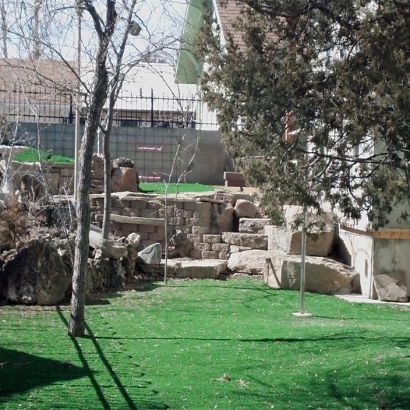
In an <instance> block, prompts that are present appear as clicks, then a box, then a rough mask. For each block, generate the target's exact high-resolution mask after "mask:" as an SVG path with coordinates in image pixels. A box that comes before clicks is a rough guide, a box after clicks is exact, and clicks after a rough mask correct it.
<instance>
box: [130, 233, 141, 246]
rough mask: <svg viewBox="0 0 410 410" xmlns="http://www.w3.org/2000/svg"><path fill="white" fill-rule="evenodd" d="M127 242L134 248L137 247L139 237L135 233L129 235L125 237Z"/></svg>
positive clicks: (139, 240)
mask: <svg viewBox="0 0 410 410" xmlns="http://www.w3.org/2000/svg"><path fill="white" fill-rule="evenodd" d="M127 242H128V243H129V244H132V245H134V246H138V245H139V244H140V242H141V235H140V234H138V233H136V232H133V233H130V234H129V235H128V236H127Z"/></svg>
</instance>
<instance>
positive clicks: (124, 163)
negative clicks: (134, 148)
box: [112, 157, 135, 168]
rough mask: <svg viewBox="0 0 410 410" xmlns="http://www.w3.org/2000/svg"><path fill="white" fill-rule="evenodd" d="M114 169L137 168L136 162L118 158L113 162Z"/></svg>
mask: <svg viewBox="0 0 410 410" xmlns="http://www.w3.org/2000/svg"><path fill="white" fill-rule="evenodd" d="M112 167H113V168H135V165H134V162H132V161H131V160H130V159H128V158H123V157H120V158H116V159H114V161H113V162H112Z"/></svg>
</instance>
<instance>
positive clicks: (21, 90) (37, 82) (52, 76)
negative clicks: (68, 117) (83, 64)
mask: <svg viewBox="0 0 410 410" xmlns="http://www.w3.org/2000/svg"><path fill="white" fill-rule="evenodd" d="M68 64H72V67H75V63H73V62H68ZM76 83H77V80H76V75H75V73H74V72H73V71H72V70H71V69H70V67H69V66H68V65H67V64H66V63H64V62H62V61H53V60H41V59H38V60H28V59H21V60H18V59H10V58H8V59H5V58H1V59H0V101H9V102H13V101H15V102H17V101H30V102H41V101H43V102H51V101H53V102H55V103H58V102H60V103H61V102H68V100H69V98H70V94H71V93H72V92H73V91H74V90H75V87H76Z"/></svg>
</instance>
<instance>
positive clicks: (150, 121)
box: [0, 86, 218, 130]
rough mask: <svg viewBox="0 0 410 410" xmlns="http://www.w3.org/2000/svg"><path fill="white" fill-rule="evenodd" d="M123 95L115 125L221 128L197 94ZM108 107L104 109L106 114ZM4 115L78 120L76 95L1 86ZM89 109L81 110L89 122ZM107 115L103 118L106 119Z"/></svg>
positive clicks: (1, 113)
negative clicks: (75, 102)
mask: <svg viewBox="0 0 410 410" xmlns="http://www.w3.org/2000/svg"><path fill="white" fill-rule="evenodd" d="M125 94H126V90H125V92H123V95H121V96H120V98H119V99H118V100H117V103H116V105H115V110H114V126H116V127H138V128H146V127H148V128H155V127H159V128H192V129H209V130H216V129H218V124H217V121H216V116H215V113H213V112H211V111H209V110H208V109H207V106H206V104H203V103H202V101H201V100H200V99H199V98H198V97H197V96H193V97H186V96H175V95H171V96H170V95H166V94H163V95H162V96H157V95H154V93H153V91H151V94H150V95H148V96H147V95H143V94H142V92H140V94H139V95H132V94H130V95H125ZM106 112H107V110H106V108H105V109H104V113H103V117H104V116H105V114H106ZM0 116H2V117H3V118H4V119H6V120H7V121H8V122H13V123H16V122H36V123H64V124H73V123H74V122H75V116H76V110H75V107H74V100H73V95H72V94H69V93H63V92H61V93H59V92H55V90H49V89H46V88H44V87H35V86H30V87H19V88H17V89H10V90H8V89H0ZM85 117H86V110H85V108H84V109H83V110H82V112H81V119H80V120H81V123H84V122H85ZM103 119H104V118H102V120H103Z"/></svg>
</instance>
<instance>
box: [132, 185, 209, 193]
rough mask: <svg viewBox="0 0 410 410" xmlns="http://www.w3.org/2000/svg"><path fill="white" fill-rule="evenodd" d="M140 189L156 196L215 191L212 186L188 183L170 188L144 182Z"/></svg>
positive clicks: (170, 186)
mask: <svg viewBox="0 0 410 410" xmlns="http://www.w3.org/2000/svg"><path fill="white" fill-rule="evenodd" d="M139 187H140V189H141V190H142V191H143V192H148V193H155V194H165V192H167V193H168V194H177V193H183V192H209V191H214V190H215V187H213V186H212V185H204V184H188V183H178V184H176V183H171V184H168V186H166V185H165V183H164V182H142V183H140V186H139Z"/></svg>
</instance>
